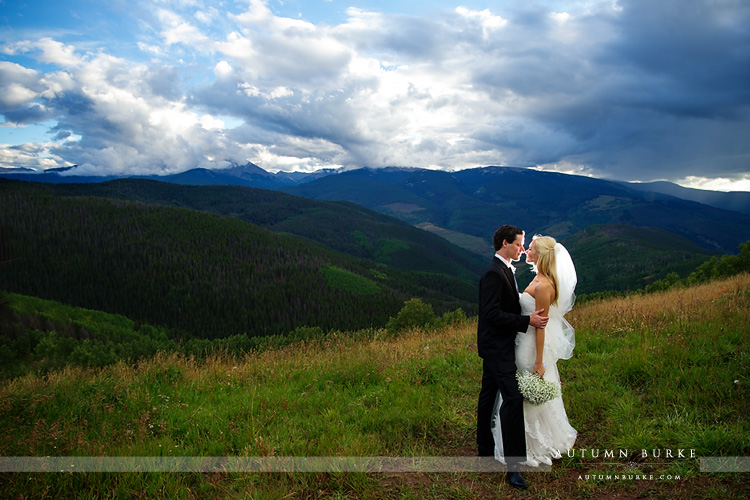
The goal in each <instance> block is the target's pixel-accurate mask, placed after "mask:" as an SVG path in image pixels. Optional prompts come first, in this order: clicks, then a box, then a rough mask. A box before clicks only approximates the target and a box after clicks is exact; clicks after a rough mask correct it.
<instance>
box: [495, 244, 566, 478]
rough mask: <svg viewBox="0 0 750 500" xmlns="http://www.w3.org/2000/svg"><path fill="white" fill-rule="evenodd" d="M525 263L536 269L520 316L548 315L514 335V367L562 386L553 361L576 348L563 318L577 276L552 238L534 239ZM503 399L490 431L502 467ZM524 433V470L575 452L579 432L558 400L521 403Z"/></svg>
mask: <svg viewBox="0 0 750 500" xmlns="http://www.w3.org/2000/svg"><path fill="white" fill-rule="evenodd" d="M526 262H527V263H529V264H532V265H533V266H534V270H535V271H536V273H537V276H536V278H534V280H533V281H532V282H531V283H530V284H529V286H528V287H527V288H526V290H525V291H524V292H523V293H522V294H521V297H520V299H521V308H522V314H531V313H532V312H534V311H537V310H539V309H544V311H545V312H544V313H543V314H548V315H549V322H548V323H547V327H546V328H534V327H531V326H530V327H529V328H528V330H527V331H525V332H521V333H519V334H518V335H517V336H516V367H517V369H518V370H519V371H521V370H528V371H530V372H533V373H538V374H539V375H541V376H542V377H543V378H544V380H546V381H548V382H554V383H556V384H559V383H560V375H559V374H558V372H557V364H556V362H557V360H558V359H569V358H570V357H571V356H572V355H573V347H574V346H575V335H574V330H573V328H572V327H571V326H570V324H568V322H567V321H566V320H565V318H564V317H563V315H564V314H565V313H567V312H568V311H570V309H571V308H572V307H573V302H574V301H575V294H574V293H573V290H574V289H575V285H576V281H577V278H576V271H575V266H574V265H573V261H572V260H571V258H570V255H569V254H568V251H567V250H566V249H565V247H564V246H562V245H561V244H560V243H557V242H556V241H555V239H554V238H552V237H550V236H541V235H536V236H534V238H533V240H532V241H531V243H530V244H529V249H528V250H527V251H526ZM501 403H502V396H501V395H500V393H499V392H498V394H497V399H496V401H495V409H494V411H493V421H492V432H493V435H494V438H495V458H496V459H497V460H499V461H500V462H502V463H505V456H504V454H503V439H502V430H501V427H500V425H498V414H499V413H498V412H499V408H500V404H501ZM523 414H524V424H525V428H526V462H525V463H526V465H529V466H532V467H536V466H538V465H540V463H544V464H547V465H552V459H553V458H561V457H562V453H564V452H566V451H567V450H569V449H571V448H572V447H573V443H575V440H576V436H577V434H578V433H577V431H576V430H575V429H574V428H573V427H571V425H570V423H568V416H567V414H566V413H565V406H564V405H563V400H562V397H558V398H555V399H553V400H551V401H549V402H547V403H544V404H542V405H538V406H537V405H533V404H531V403H529V402H527V401H524V403H523Z"/></svg>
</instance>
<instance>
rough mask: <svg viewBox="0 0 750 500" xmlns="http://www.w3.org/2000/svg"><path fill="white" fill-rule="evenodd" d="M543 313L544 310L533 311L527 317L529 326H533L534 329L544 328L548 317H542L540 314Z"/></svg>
mask: <svg viewBox="0 0 750 500" xmlns="http://www.w3.org/2000/svg"><path fill="white" fill-rule="evenodd" d="M543 312H544V309H539V310H538V311H534V312H533V313H532V314H531V316H529V325H531V326H533V327H534V328H544V327H546V326H547V320H549V316H542V313H543Z"/></svg>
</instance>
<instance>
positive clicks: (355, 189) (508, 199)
mask: <svg viewBox="0 0 750 500" xmlns="http://www.w3.org/2000/svg"><path fill="white" fill-rule="evenodd" d="M282 190H283V191H285V192H288V193H293V194H297V195H300V196H306V197H309V198H315V199H323V200H348V201H351V202H354V203H357V204H360V205H363V206H365V207H368V208H371V209H373V210H377V211H379V212H383V213H387V214H389V215H394V216H396V217H398V218H400V219H402V220H405V221H407V222H409V223H410V224H415V225H417V224H425V223H428V224H429V225H426V226H422V227H425V228H429V227H435V228H438V229H443V230H448V231H452V232H453V234H454V239H453V240H452V241H454V242H455V243H460V241H461V239H460V234H466V235H469V236H471V237H475V238H476V237H478V238H482V239H484V240H485V241H487V242H488V244H489V242H490V240H491V238H492V234H493V232H494V231H495V229H497V227H498V226H499V225H501V224H503V223H510V224H514V225H516V226H518V227H521V228H522V229H524V230H526V232H527V234H535V233H544V234H550V235H552V236H555V237H556V238H558V239H560V240H562V239H564V238H566V237H569V236H572V235H574V234H576V233H577V232H579V231H582V230H584V229H586V228H587V227H589V226H592V225H608V224H618V225H629V226H634V227H656V228H660V229H664V230H666V231H670V232H672V233H675V234H676V235H679V236H682V237H683V238H686V239H688V240H691V241H693V242H695V243H697V244H698V245H699V246H701V247H702V248H704V249H706V250H709V251H710V252H714V253H733V252H736V251H737V246H738V245H739V244H740V243H742V242H743V241H744V240H745V239H746V235H748V234H750V217H749V216H747V215H744V214H741V213H738V212H732V211H728V210H722V209H718V208H714V207H711V206H708V205H703V204H700V203H696V202H692V201H686V200H682V199H679V198H675V197H672V196H668V195H665V194H660V193H654V192H645V191H640V190H637V189H633V188H632V187H629V186H626V185H623V184H621V183H616V182H610V181H606V180H602V179H594V178H589V177H582V176H575V175H566V174H557V173H551V172H540V171H536V170H531V169H519V168H509V167H487V168H477V169H469V170H461V171H457V172H442V171H431V170H419V169H380V170H373V169H360V170H353V171H349V172H343V173H338V174H333V175H328V176H326V177H323V178H320V179H317V180H314V181H312V182H309V183H306V184H302V185H298V186H289V187H284V188H282ZM467 248H470V246H469V245H467Z"/></svg>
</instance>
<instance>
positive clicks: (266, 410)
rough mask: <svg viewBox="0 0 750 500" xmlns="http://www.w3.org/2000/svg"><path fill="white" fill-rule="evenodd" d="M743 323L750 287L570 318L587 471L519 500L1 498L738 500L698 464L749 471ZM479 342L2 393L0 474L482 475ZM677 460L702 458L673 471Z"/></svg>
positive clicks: (331, 345) (320, 480) (281, 492)
mask: <svg viewBox="0 0 750 500" xmlns="http://www.w3.org/2000/svg"><path fill="white" fill-rule="evenodd" d="M748 310H750V275H748V274H747V273H745V274H742V275H739V276H736V277H733V278H730V279H727V280H722V281H715V282H712V283H708V284H705V285H700V286H695V287H691V288H682V289H675V290H670V291H666V292H659V293H654V294H645V295H641V294H634V295H631V296H628V297H624V298H616V299H608V300H602V301H590V302H586V303H584V304H581V305H579V306H577V307H576V308H574V309H573V311H571V313H570V314H569V315H568V319H569V320H570V322H571V323H572V324H573V325H574V326H575V327H576V340H577V345H576V350H575V353H574V356H573V358H572V359H570V360H567V361H561V362H559V365H558V366H559V368H560V372H561V377H562V379H563V397H564V399H565V403H566V408H567V411H568V416H569V418H570V420H571V423H572V424H573V426H574V427H575V428H576V429H577V430H578V432H579V435H578V441H577V443H576V447H575V450H576V451H575V453H574V454H575V456H574V457H569V456H564V457H563V459H562V460H560V461H557V462H555V464H554V466H553V468H552V471H551V472H546V473H530V474H527V480H528V482H529V489H528V490H526V491H523V492H519V491H516V490H513V489H512V488H511V487H510V486H508V485H507V484H505V482H504V475H503V474H502V473H294V474H289V473H75V472H65V473H27V472H17V473H0V496H2V497H3V498H185V499H191V498H196V499H212V498H216V499H219V498H222V499H223V498H258V499H264V498H278V499H281V498H352V499H354V498H356V499H383V498H407V499H408V498H414V499H417V498H419V499H422V498H426V499H442V498H465V499H474V498H528V499H536V498H675V499H676V498H680V499H683V498H696V499H697V498H700V499H704V498H709V499H710V498H716V499H725V498H737V499H744V498H747V497H748V496H750V475H748V474H747V473H706V472H701V471H700V457H713V456H743V457H744V456H750V419H748V418H747V416H748V414H750V391H748V387H750V376H748V371H750V326H749V324H750V322H749V321H748V318H747V313H748ZM475 342H476V323H475V322H474V321H472V320H469V321H466V322H464V323H462V324H459V325H454V326H447V327H443V328H440V329H434V330H428V331H424V330H413V331H408V332H402V333H401V334H398V335H393V334H389V333H387V332H386V331H385V330H383V331H382V332H379V333H376V334H374V335H369V336H361V335H347V334H338V333H337V334H332V335H329V336H327V337H325V338H323V339H312V340H307V341H299V342H296V343H294V344H292V345H289V346H285V347H281V348H278V349H275V348H272V349H267V350H263V351H261V352H252V353H249V354H247V355H245V356H243V357H237V356H232V355H229V354H225V355H214V356H211V357H209V358H207V359H205V360H200V361H197V360H196V359H195V358H191V357H186V356H183V355H177V354H157V355H155V356H153V357H150V358H148V359H144V360H141V361H139V362H137V363H134V364H126V363H118V364H115V365H112V366H106V367H103V368H97V369H93V368H63V369H58V370H54V371H52V372H49V373H47V374H46V375H33V374H32V375H26V376H23V377H19V378H15V379H12V380H5V381H2V382H0V423H1V424H2V430H3V432H2V433H0V456H5V457H11V456H108V457H116V456H148V457H156V456H212V457H218V456H240V457H242V456H247V457H265V456H290V457H291V456H294V457H303V456H307V457H329V456H350V457H387V456H392V457H410V456H447V457H450V456H472V455H475V409H476V398H477V395H478V392H479V384H480V378H481V360H480V359H479V358H478V356H477V354H476V345H475ZM643 449H646V450H648V453H649V457H647V458H644V457H642V450H643ZM678 449H683V450H687V452H688V453H689V450H695V455H696V457H697V458H685V459H671V458H670V459H668V458H666V457H665V450H673V453H675V454H676V453H677V450H678ZM605 450H614V451H615V454H616V455H615V458H614V459H610V460H604V459H603V455H604V453H605ZM620 450H628V452H627V456H625V457H620V456H619V453H620ZM659 450H662V451H661V452H660V456H659V457H655V454H656V452H659ZM594 454H596V455H598V457H593V456H592V455H594ZM615 475H618V479H614V476H615ZM607 476H610V478H609V479H608V478H607ZM643 476H646V477H649V479H643V478H642V477H643Z"/></svg>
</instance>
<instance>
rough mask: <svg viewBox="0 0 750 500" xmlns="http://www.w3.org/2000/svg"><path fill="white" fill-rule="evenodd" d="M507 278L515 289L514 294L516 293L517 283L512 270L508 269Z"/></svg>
mask: <svg viewBox="0 0 750 500" xmlns="http://www.w3.org/2000/svg"><path fill="white" fill-rule="evenodd" d="M507 269H508V278H509V279H510V280H511V281H512V282H513V286H514V287H515V289H516V293H518V282H517V281H516V273H514V272H513V270H512V269H511V268H510V267H508V268H507Z"/></svg>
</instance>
